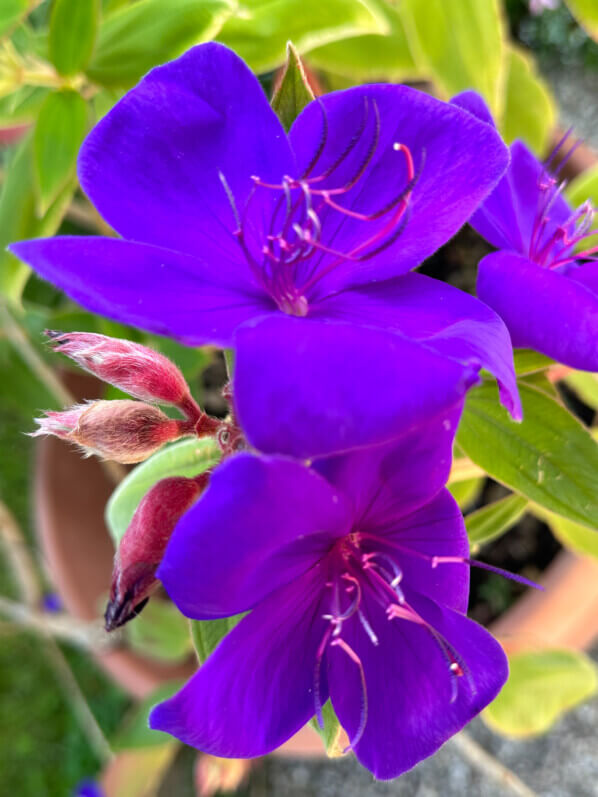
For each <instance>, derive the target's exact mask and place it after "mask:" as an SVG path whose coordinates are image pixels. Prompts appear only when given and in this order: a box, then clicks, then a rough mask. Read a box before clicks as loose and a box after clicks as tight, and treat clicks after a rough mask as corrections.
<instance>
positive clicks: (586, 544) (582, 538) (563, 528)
mask: <svg viewBox="0 0 598 797" xmlns="http://www.w3.org/2000/svg"><path fill="white" fill-rule="evenodd" d="M534 514H535V515H537V516H538V517H539V518H540V520H543V521H544V522H545V523H546V524H547V525H548V526H549V527H550V530H551V531H552V533H553V534H554V536H555V537H556V538H557V540H558V541H559V542H560V543H561V544H562V545H564V547H565V548H567V549H568V550H570V551H575V552H576V553H579V554H582V556H593V557H594V558H596V559H598V534H596V531H595V530H594V529H588V528H587V527H586V526H580V525H579V523H574V522H573V521H572V520H569V519H568V518H565V517H561V516H560V515H555V514H554V512H547V511H546V510H545V509H542V508H541V507H538V508H537V509H536V510H534Z"/></svg>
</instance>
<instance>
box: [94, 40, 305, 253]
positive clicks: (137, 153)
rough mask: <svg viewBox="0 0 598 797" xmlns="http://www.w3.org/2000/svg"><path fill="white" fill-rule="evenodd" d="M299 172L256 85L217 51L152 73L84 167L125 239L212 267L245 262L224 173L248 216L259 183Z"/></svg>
mask: <svg viewBox="0 0 598 797" xmlns="http://www.w3.org/2000/svg"><path fill="white" fill-rule="evenodd" d="M292 169H293V166H292V155H291V152H290V148H289V145H288V142H287V138H286V135H285V133H284V130H283V128H282V126H281V124H280V122H279V121H278V119H277V117H276V115H275V114H274V112H273V111H272V110H271V108H270V106H269V103H268V100H267V98H266V96H265V94H264V92H263V90H262V89H261V87H260V84H259V83H258V81H257V79H256V78H255V77H254V75H252V74H251V72H250V71H249V69H248V68H247V66H246V65H245V64H244V63H243V61H241V59H240V58H239V57H238V56H237V55H235V54H234V53H233V52H232V51H231V50H229V49H227V48H226V47H224V46H223V45H221V44H215V43H211V44H202V45H199V46H198V47H194V48H192V49H191V50H189V51H188V52H186V53H185V54H184V55H183V56H181V57H180V58H178V59H177V60H176V61H172V62H170V63H168V64H165V65H164V66H159V67H157V68H155V69H153V70H152V71H151V72H150V73H149V74H148V75H146V76H145V77H144V78H143V80H142V81H141V82H140V83H139V84H138V85H137V86H136V87H135V88H134V89H132V90H131V91H130V92H128V94H126V95H125V96H124V97H123V99H122V100H120V102H118V103H117V104H116V105H115V106H114V108H113V109H112V110H111V111H110V112H109V113H108V114H107V115H106V116H105V117H104V118H103V119H102V120H101V121H100V122H99V123H98V124H97V125H96V127H95V128H94V129H93V130H92V132H91V133H90V134H89V136H88V137H87V139H86V141H85V143H84V144H83V148H82V150H81V155H80V158H79V178H80V181H81V185H82V187H83V190H84V191H85V193H86V194H87V195H88V196H89V198H90V199H91V201H92V202H93V203H94V205H95V206H96V207H97V209H98V210H99V212H100V213H101V214H102V216H103V217H104V218H105V219H106V221H107V222H108V223H109V224H110V225H112V227H114V229H115V230H117V231H118V232H119V233H120V234H121V235H122V236H123V237H125V238H131V239H133V240H136V241H144V242H147V243H152V244H156V245H158V246H165V247H167V248H170V249H176V250H178V251H183V252H189V253H191V254H197V255H198V256H199V257H201V258H202V259H203V260H205V261H206V262H212V263H214V264H217V263H219V262H220V261H221V260H222V259H232V260H235V259H237V260H238V259H239V255H240V249H239V248H238V245H237V243H236V241H235V239H234V237H233V236H232V231H233V229H234V219H233V214H232V212H231V207H230V204H229V201H228V199H227V196H226V192H225V190H224V188H223V186H222V183H221V181H220V177H219V174H218V173H219V171H221V172H222V173H223V174H224V176H225V178H226V180H227V181H228V184H229V186H230V189H231V191H232V194H233V195H234V197H235V199H236V201H237V204H238V206H239V209H240V210H242V208H243V206H244V204H245V201H246V199H247V196H248V193H249V191H250V190H251V188H252V185H253V183H252V181H251V179H250V177H251V175H252V174H258V175H259V176H260V177H262V179H264V180H274V181H276V182H278V181H279V180H280V177H281V175H282V174H285V173H289V172H290V171H292ZM263 196H267V194H266V193H265V192H263Z"/></svg>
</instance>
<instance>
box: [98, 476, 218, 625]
mask: <svg viewBox="0 0 598 797" xmlns="http://www.w3.org/2000/svg"><path fill="white" fill-rule="evenodd" d="M208 479H209V473H208V472H205V473H202V474H200V475H199V476H197V477H195V478H194V479H186V478H184V477H183V476H172V477H171V478H168V479H162V480H161V481H159V482H158V483H157V484H155V485H154V486H153V487H152V488H151V490H150V491H149V492H148V493H147V494H146V495H145V496H144V497H143V499H142V500H141V503H140V504H139V506H138V507H137V509H136V510H135V514H134V515H133V518H132V520H131V522H130V523H129V526H128V528H127V530H126V532H125V534H124V536H123V538H122V540H121V541H120V545H119V546H118V551H117V552H116V556H115V557H114V569H113V571H112V584H111V587H110V600H109V601H108V606H107V607H106V613H105V615H104V617H105V621H106V630H107V631H113V630H114V629H115V628H118V627H119V626H121V625H124V623H126V622H127V621H128V620H131V619H132V618H133V617H135V616H136V615H138V614H139V612H140V611H141V609H143V607H144V606H145V604H146V603H147V601H148V600H149V596H150V595H151V593H152V592H153V591H154V590H155V589H156V587H157V586H158V584H159V581H158V579H157V578H156V570H157V569H158V566H159V565H160V562H161V561H162V557H163V556H164V551H165V550H166V546H167V545H168V541H169V539H170V537H171V535H172V532H173V531H174V527H175V526H176V524H177V522H178V520H179V518H180V517H181V516H182V515H183V514H184V513H185V512H186V511H187V509H189V507H190V506H192V504H194V503H195V501H196V500H197V498H198V497H199V495H200V494H201V492H202V491H203V489H204V488H205V486H206V484H207V482H208Z"/></svg>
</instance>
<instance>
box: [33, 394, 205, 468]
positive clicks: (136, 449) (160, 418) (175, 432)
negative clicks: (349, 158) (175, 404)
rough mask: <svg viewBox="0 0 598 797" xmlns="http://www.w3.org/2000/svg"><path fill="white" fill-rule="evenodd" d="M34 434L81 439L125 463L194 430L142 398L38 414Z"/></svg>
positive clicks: (87, 448) (87, 446)
mask: <svg viewBox="0 0 598 797" xmlns="http://www.w3.org/2000/svg"><path fill="white" fill-rule="evenodd" d="M36 423H37V424H38V425H39V429H37V430H36V431H35V432H34V433H33V435H32V436H33V437H38V436H39V435H44V434H52V435H55V436H56V437H61V438H63V439H64V440H70V441H71V442H73V443H77V444H78V445H79V446H81V448H83V449H84V451H85V452H86V453H87V454H97V455H98V456H100V457H104V458H105V459H113V460H115V461H116V462H122V463H123V464H128V463H133V462H141V460H144V459H147V458H148V457H149V456H150V455H151V454H153V453H154V451H156V450H157V449H158V448H160V446H162V445H163V444H164V443H166V442H168V441H169V440H176V439H177V438H179V437H182V436H183V435H188V434H193V432H194V428H195V427H194V424H193V422H191V421H181V420H173V419H171V418H169V417H168V416H167V415H165V414H164V413H163V412H162V410H160V409H158V408H157V407H152V406H151V405H149V404H143V403H142V402H140V401H129V400H127V399H125V400H122V401H93V402H90V403H89V404H79V405H76V406H74V407H71V408H70V409H68V410H65V411H64V412H48V413H46V417H45V418H36Z"/></svg>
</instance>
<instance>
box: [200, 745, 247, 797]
mask: <svg viewBox="0 0 598 797" xmlns="http://www.w3.org/2000/svg"><path fill="white" fill-rule="evenodd" d="M251 764H252V762H251V761H250V760H248V759H246V758H217V757H216V756H213V755H208V753H203V754H202V755H199V756H198V757H197V762H196V764H195V787H196V790H197V794H198V797H212V795H214V794H220V793H222V792H227V793H228V792H236V791H237V789H238V788H239V787H240V786H241V785H242V784H243V782H244V781H245V780H247V777H248V776H249V770H250V769H251Z"/></svg>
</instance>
